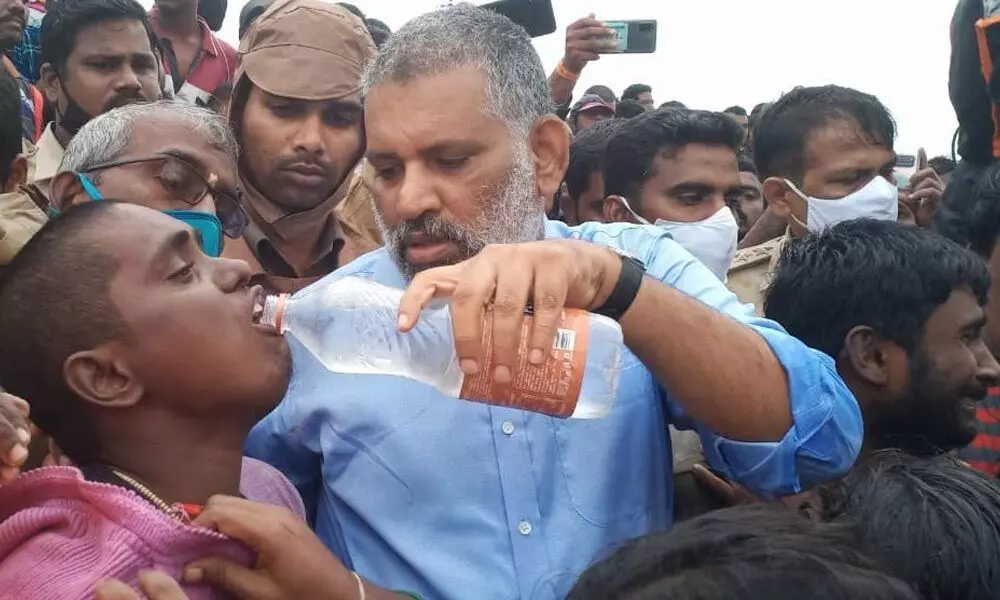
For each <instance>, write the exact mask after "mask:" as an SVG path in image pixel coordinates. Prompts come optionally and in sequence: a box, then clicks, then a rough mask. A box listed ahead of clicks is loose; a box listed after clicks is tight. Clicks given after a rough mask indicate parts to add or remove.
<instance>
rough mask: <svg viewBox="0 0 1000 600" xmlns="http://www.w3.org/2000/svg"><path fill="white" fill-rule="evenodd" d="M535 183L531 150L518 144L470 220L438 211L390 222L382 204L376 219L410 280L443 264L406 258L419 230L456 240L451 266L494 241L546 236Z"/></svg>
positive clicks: (506, 241) (537, 238) (401, 268)
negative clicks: (416, 262)
mask: <svg viewBox="0 0 1000 600" xmlns="http://www.w3.org/2000/svg"><path fill="white" fill-rule="evenodd" d="M534 183H535V174H534V169H533V168H532V164H531V154H530V152H529V151H528V148H527V146H526V145H525V146H524V147H522V148H515V151H514V160H513V162H512V163H511V166H510V168H509V169H508V170H507V172H506V173H504V174H503V176H501V177H500V179H499V180H497V182H496V183H495V184H493V185H490V186H486V187H484V189H483V190H482V192H481V193H480V194H479V197H478V198H477V199H476V200H475V203H476V205H477V206H479V207H481V208H482V211H481V212H480V213H479V214H478V215H477V216H476V217H475V218H474V219H472V221H471V222H469V223H461V224H459V223H456V222H454V221H449V220H446V219H443V218H441V217H440V216H438V215H431V214H425V215H421V216H420V217H418V218H416V219H410V220H407V221H402V222H401V223H398V224H397V225H394V226H389V225H388V224H386V222H385V219H384V218H383V217H382V213H381V212H380V211H379V210H378V204H377V203H376V206H375V219H376V221H377V222H378V226H379V229H380V230H381V231H382V239H383V240H385V247H386V249H387V250H388V251H389V254H390V255H391V256H392V259H393V261H395V263H396V266H398V267H399V270H400V271H401V272H402V273H403V275H404V276H405V277H406V278H407V280H409V279H412V278H413V276H414V275H416V274H417V272H419V271H420V270H424V269H428V268H432V267H436V266H443V265H421V266H420V267H417V266H416V265H413V264H412V263H410V261H408V260H407V259H406V250H407V246H406V240H407V239H409V236H410V235H411V234H413V233H415V232H418V231H422V232H424V233H426V234H427V235H429V236H431V237H433V238H436V239H439V240H447V241H450V242H453V243H454V244H455V245H456V246H457V247H458V249H459V254H458V255H457V256H456V257H455V258H454V259H452V260H450V261H448V262H449V263H451V264H454V263H457V262H461V261H464V260H467V259H469V258H472V257H473V256H475V255H476V254H478V253H479V252H481V251H482V249H483V248H485V247H486V246H487V245H489V244H518V243H523V242H533V241H537V240H540V239H542V238H543V237H544V236H545V213H544V211H543V209H542V204H541V203H540V202H539V200H538V199H537V198H535V191H534V190H535V185H534Z"/></svg>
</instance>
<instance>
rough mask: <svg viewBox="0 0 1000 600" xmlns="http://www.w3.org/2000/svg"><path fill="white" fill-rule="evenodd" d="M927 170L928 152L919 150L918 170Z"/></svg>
mask: <svg viewBox="0 0 1000 600" xmlns="http://www.w3.org/2000/svg"><path fill="white" fill-rule="evenodd" d="M926 168H927V151H926V150H924V149H923V148H921V149H920V150H917V170H918V171H921V170H923V169H926Z"/></svg>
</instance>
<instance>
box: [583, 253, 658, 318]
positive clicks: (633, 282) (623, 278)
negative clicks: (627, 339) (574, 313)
mask: <svg viewBox="0 0 1000 600" xmlns="http://www.w3.org/2000/svg"><path fill="white" fill-rule="evenodd" d="M617 254H619V256H621V259H622V270H621V273H620V274H619V275H618V281H617V282H616V283H615V287H614V289H612V290H611V294H610V295H608V299H607V300H605V301H604V304H602V305H601V306H600V307H598V308H597V309H596V310H594V311H593V312H594V313H595V314H598V315H604V316H605V317H608V318H611V319H614V320H615V321H618V320H620V319H621V318H622V315H624V314H625V312H626V311H627V310H628V309H629V308H630V307H631V306H632V303H633V302H635V297H636V296H637V295H638V294H639V286H641V285H642V276H643V275H645V274H646V267H645V265H643V264H642V262H640V261H639V259H637V258H635V257H632V256H628V255H627V254H622V253H620V252H619V253H617Z"/></svg>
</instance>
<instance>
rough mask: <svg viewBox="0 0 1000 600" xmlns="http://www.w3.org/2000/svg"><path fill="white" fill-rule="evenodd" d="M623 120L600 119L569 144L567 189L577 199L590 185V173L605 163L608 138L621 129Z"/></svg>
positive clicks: (574, 137)
mask: <svg viewBox="0 0 1000 600" xmlns="http://www.w3.org/2000/svg"><path fill="white" fill-rule="evenodd" d="M622 125H623V122H622V121H619V120H617V119H608V120H607V121H598V122H597V123H594V124H593V125H591V126H590V127H588V128H586V129H584V130H583V131H581V132H580V133H578V134H576V135H575V136H573V141H572V143H571V144H570V146H569V166H568V167H567V168H566V176H565V178H564V181H565V182H566V189H567V190H568V191H569V195H570V196H571V197H572V198H573V199H574V200H575V199H577V198H579V197H580V195H581V194H583V192H585V191H586V190H587V187H588V186H589V185H590V175H591V174H592V173H594V172H596V171H600V170H601V167H602V166H603V164H604V150H605V148H606V147H607V145H608V140H610V139H611V138H613V137H614V136H615V134H616V133H617V132H618V130H619V129H621V126H622Z"/></svg>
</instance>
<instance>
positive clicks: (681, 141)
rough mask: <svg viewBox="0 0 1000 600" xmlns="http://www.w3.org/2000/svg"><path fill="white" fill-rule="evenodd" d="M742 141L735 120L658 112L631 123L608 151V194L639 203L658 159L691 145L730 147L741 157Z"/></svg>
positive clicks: (697, 113) (689, 112)
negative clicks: (640, 195)
mask: <svg viewBox="0 0 1000 600" xmlns="http://www.w3.org/2000/svg"><path fill="white" fill-rule="evenodd" d="M742 141H743V130H742V129H741V128H740V126H739V125H737V124H736V123H734V122H733V120H732V119H730V118H728V117H725V116H723V115H721V114H719V113H713V112H708V111H704V110H681V109H666V110H656V111H653V112H649V113H646V114H644V115H642V116H639V117H636V118H634V119H629V120H627V121H624V122H623V125H622V127H621V129H620V130H619V131H618V132H617V133H616V134H615V136H614V137H613V138H612V139H611V140H610V141H609V142H608V146H607V148H606V150H605V153H604V186H605V191H606V192H607V193H608V194H609V195H618V196H624V197H626V198H628V199H629V200H630V201H633V200H634V201H635V202H638V192H639V189H640V188H641V187H642V184H643V183H645V182H646V180H648V179H649V178H650V177H652V176H653V161H654V159H655V158H656V157H657V156H662V155H666V156H672V155H673V154H674V153H676V152H677V151H678V150H680V149H681V148H683V147H684V146H687V145H688V144H708V145H712V146H726V147H727V148H731V149H732V151H733V152H734V153H737V152H738V150H739V147H740V144H741V143H742ZM633 208H635V209H636V210H638V206H636V205H633Z"/></svg>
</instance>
